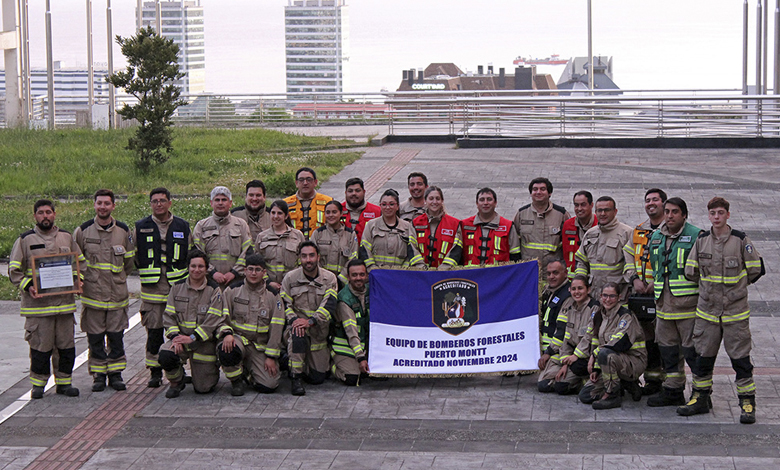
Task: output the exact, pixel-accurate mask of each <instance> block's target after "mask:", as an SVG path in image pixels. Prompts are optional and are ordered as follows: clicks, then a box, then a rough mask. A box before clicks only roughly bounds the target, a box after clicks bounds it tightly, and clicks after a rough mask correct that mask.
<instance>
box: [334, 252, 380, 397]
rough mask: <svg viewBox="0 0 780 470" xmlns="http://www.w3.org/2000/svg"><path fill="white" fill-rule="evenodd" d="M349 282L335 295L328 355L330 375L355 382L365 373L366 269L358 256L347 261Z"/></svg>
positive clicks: (366, 372)
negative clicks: (336, 303)
mask: <svg viewBox="0 0 780 470" xmlns="http://www.w3.org/2000/svg"><path fill="white" fill-rule="evenodd" d="M347 276H348V277H349V283H348V284H347V285H346V286H344V287H343V288H342V289H341V290H340V291H339V295H338V299H339V301H338V307H337V308H336V314H335V315H334V316H333V335H332V337H331V344H330V347H331V351H332V353H331V356H333V368H332V370H333V375H335V376H336V378H337V379H339V380H341V381H342V382H344V384H346V385H352V386H354V385H357V384H358V383H359V381H360V377H361V376H362V375H365V374H368V373H369V370H368V336H369V325H370V324H369V304H370V301H369V296H368V284H367V282H368V269H366V265H365V263H363V262H362V261H360V260H359V259H353V260H351V261H350V262H349V263H347Z"/></svg>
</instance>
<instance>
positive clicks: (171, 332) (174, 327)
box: [165, 326, 181, 337]
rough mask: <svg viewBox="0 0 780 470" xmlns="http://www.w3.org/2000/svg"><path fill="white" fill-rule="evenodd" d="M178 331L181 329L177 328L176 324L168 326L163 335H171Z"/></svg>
mask: <svg viewBox="0 0 780 470" xmlns="http://www.w3.org/2000/svg"><path fill="white" fill-rule="evenodd" d="M179 333H181V330H180V329H179V327H178V326H172V327H170V328H168V329H167V330H165V336H166V337H170V336H173V335H174V334H176V335H178V334H179Z"/></svg>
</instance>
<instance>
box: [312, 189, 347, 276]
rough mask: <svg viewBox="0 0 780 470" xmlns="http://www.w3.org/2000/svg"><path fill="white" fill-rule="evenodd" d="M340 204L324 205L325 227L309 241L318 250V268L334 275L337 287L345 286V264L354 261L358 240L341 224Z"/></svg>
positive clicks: (329, 202)
mask: <svg viewBox="0 0 780 470" xmlns="http://www.w3.org/2000/svg"><path fill="white" fill-rule="evenodd" d="M341 214H342V209H341V204H339V203H338V201H335V200H333V201H328V203H327V204H325V225H323V226H322V227H320V228H318V229H317V230H315V231H314V233H312V235H311V241H313V242H314V243H316V244H317V247H318V248H319V249H320V267H323V268H325V269H327V270H328V271H330V272H332V273H333V274H335V275H336V277H337V278H338V280H339V285H340V286H344V285H346V284H347V282H348V281H347V263H348V262H349V261H350V260H353V259H356V258H357V256H358V254H357V250H358V240H357V235H356V234H355V232H354V231H353V230H352V229H351V228H348V227H345V226H344V224H343V223H341Z"/></svg>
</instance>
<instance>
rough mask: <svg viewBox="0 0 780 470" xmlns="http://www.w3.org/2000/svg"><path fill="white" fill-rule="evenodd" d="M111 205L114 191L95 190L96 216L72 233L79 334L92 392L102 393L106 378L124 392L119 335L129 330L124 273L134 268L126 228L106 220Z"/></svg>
mask: <svg viewBox="0 0 780 470" xmlns="http://www.w3.org/2000/svg"><path fill="white" fill-rule="evenodd" d="M115 207H116V205H115V202H114V193H113V192H112V191H110V190H108V189H99V190H98V191H97V192H96V193H95V214H96V215H95V218H94V219H91V220H88V221H86V222H84V223H83V224H81V226H80V227H78V228H76V230H75V231H74V232H73V238H75V239H76V243H77V244H78V245H79V247H80V248H81V252H82V253H84V257H85V258H86V259H87V261H86V269H84V293H83V294H82V295H81V330H82V331H84V332H85V333H86V334H87V340H88V341H89V372H90V373H91V374H92V377H93V383H92V391H93V392H102V391H103V390H105V389H106V377H108V385H109V386H111V388H113V389H114V390H125V389H126V388H127V387H126V386H125V383H124V381H123V380H122V371H123V370H125V367H126V366H127V358H126V357H125V345H124V331H125V329H126V328H127V327H128V326H129V325H128V319H127V308H128V305H129V301H128V298H129V293H128V291H127V275H128V274H129V273H130V270H131V269H132V268H133V257H134V256H135V246H134V245H133V240H132V236H131V234H130V230H129V229H128V227H127V225H125V224H123V223H122V222H119V221H118V220H115V219H114V218H113V217H112V216H111V213H112V212H113V211H114V208H115ZM106 343H108V344H106Z"/></svg>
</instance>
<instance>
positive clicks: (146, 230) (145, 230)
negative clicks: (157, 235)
mask: <svg viewBox="0 0 780 470" xmlns="http://www.w3.org/2000/svg"><path fill="white" fill-rule="evenodd" d="M139 231H140V232H141V233H154V229H153V228H142V229H141V230H139Z"/></svg>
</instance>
